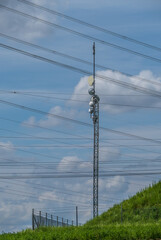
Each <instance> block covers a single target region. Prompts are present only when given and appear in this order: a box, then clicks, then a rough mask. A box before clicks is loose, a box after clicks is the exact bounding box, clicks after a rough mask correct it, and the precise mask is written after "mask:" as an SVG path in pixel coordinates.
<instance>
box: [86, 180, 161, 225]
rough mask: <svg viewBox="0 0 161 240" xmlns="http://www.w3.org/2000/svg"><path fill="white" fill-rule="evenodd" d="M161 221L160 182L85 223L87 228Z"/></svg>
mask: <svg viewBox="0 0 161 240" xmlns="http://www.w3.org/2000/svg"><path fill="white" fill-rule="evenodd" d="M160 219H161V182H158V183H157V184H153V185H152V186H149V187H148V188H146V189H144V190H142V191H140V192H138V193H137V194H136V195H135V196H133V197H131V198H129V199H128V200H125V201H123V202H122V203H120V204H117V205H114V206H113V207H112V208H111V209H109V210H108V211H107V212H104V213H103V214H101V215H100V216H99V217H98V218H95V219H94V220H91V221H89V222H88V223H87V225H88V226H93V225H107V224H112V223H136V222H137V223H139V222H140V223H147V222H157V221H159V220H160Z"/></svg>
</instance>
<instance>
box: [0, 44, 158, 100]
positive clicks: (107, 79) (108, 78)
mask: <svg viewBox="0 0 161 240" xmlns="http://www.w3.org/2000/svg"><path fill="white" fill-rule="evenodd" d="M0 47H2V48H5V49H8V50H10V51H14V52H18V53H20V54H23V55H26V56H28V57H32V58H35V59H38V60H40V61H44V62H47V63H50V64H53V65H57V66H60V67H63V68H66V69H70V70H72V71H75V72H79V73H81V74H82V73H83V74H87V75H91V74H92V73H91V72H89V71H87V70H83V69H80V68H76V67H73V66H71V65H67V64H64V63H61V62H57V61H54V60H51V59H48V58H44V57H41V56H39V55H35V54H32V53H29V52H26V51H23V50H20V49H18V48H14V47H11V46H9V45H6V44H2V43H0ZM96 77H97V78H99V79H101V80H105V81H108V82H110V83H112V84H117V85H119V86H121V87H125V88H128V89H131V90H133V91H138V92H141V93H147V94H149V95H152V96H156V97H161V93H160V92H157V91H153V90H150V89H147V88H144V87H138V86H137V85H135V84H131V83H126V82H122V81H121V82H120V81H119V80H117V79H114V78H110V77H105V76H103V75H100V74H96Z"/></svg>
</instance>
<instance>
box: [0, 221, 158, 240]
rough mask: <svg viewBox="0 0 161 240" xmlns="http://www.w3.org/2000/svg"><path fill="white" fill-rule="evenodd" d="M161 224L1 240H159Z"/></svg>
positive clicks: (9, 236) (60, 231)
mask: <svg viewBox="0 0 161 240" xmlns="http://www.w3.org/2000/svg"><path fill="white" fill-rule="evenodd" d="M160 236H161V224H150V223H149V224H142V225H140V224H138V225H132V224H131V225H129V224H126V225H108V226H99V227H77V228H76V227H68V228H67V227H66V228H41V229H39V230H36V231H31V230H26V231H23V232H21V233H17V234H3V235H1V236H0V240H104V239H105V240H136V239H139V240H142V239H144V240H149V239H159V237H160Z"/></svg>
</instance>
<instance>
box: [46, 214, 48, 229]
mask: <svg viewBox="0 0 161 240" xmlns="http://www.w3.org/2000/svg"><path fill="white" fill-rule="evenodd" d="M47 225H48V214H47V213H46V227H47Z"/></svg>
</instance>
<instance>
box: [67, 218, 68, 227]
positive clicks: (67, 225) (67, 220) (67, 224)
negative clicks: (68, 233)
mask: <svg viewBox="0 0 161 240" xmlns="http://www.w3.org/2000/svg"><path fill="white" fill-rule="evenodd" d="M67 227H68V219H67Z"/></svg>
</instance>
